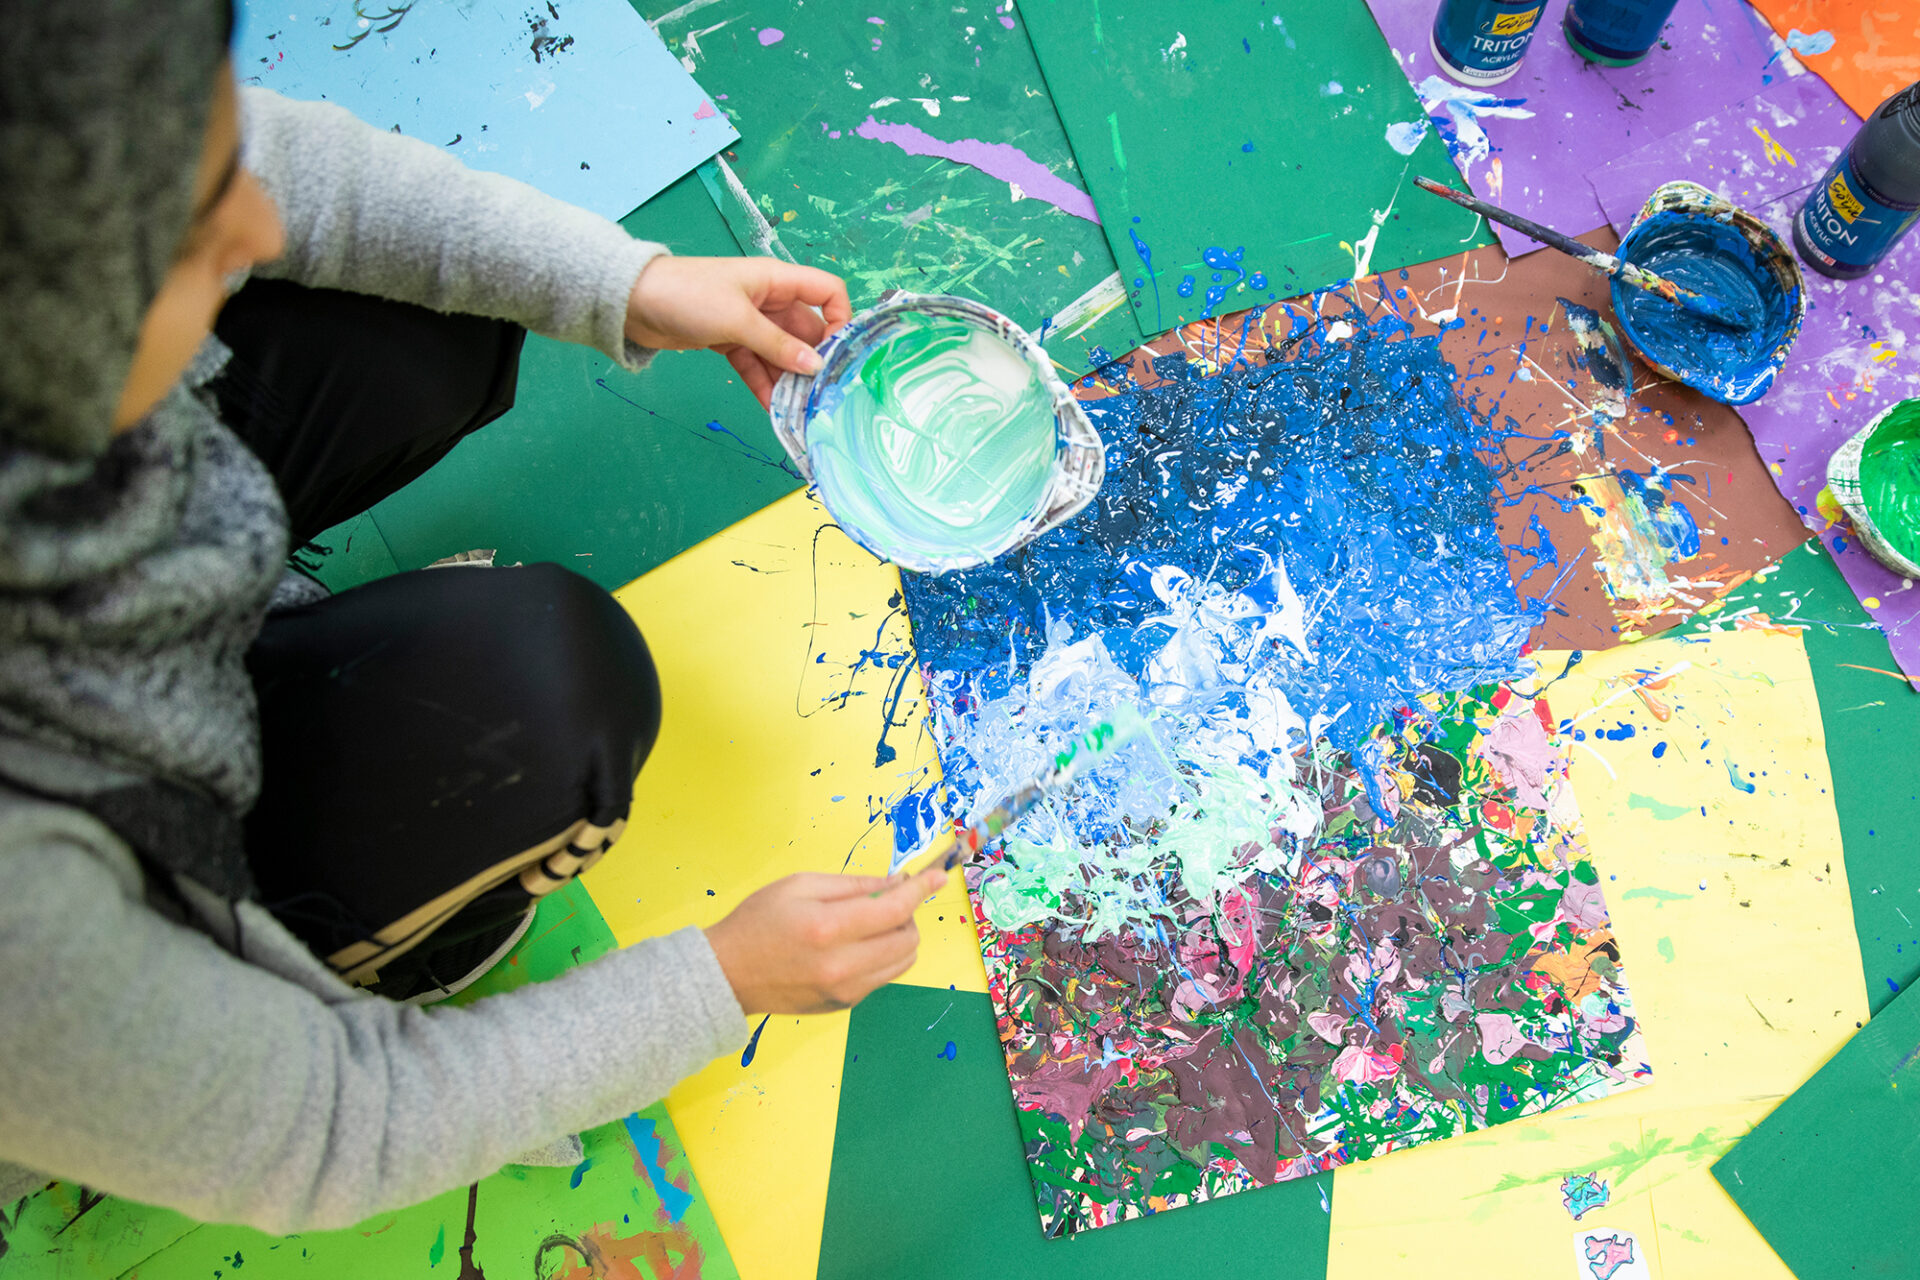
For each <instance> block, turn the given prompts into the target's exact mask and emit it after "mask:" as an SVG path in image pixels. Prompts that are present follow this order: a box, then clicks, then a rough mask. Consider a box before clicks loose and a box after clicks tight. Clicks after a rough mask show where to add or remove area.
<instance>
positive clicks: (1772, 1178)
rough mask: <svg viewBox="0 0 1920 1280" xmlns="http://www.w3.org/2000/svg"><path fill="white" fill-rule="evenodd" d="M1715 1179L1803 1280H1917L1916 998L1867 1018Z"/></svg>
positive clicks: (1919, 1103) (1724, 1160)
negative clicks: (1868, 1278)
mask: <svg viewBox="0 0 1920 1280" xmlns="http://www.w3.org/2000/svg"><path fill="white" fill-rule="evenodd" d="M1713 1176H1714V1177H1715V1178H1717V1179H1719V1181H1720V1185H1721V1186H1722V1187H1724V1188H1726V1192H1727V1194H1728V1195H1730V1196H1732V1197H1733V1201H1734V1203H1735V1204H1737V1205H1739V1206H1740V1211H1741V1212H1742V1213H1744V1214H1746V1215H1747V1217H1748V1218H1749V1219H1750V1220H1751V1221H1752V1222H1753V1225H1754V1226H1755V1227H1757V1228H1759V1231H1760V1234H1761V1235H1763V1236H1765V1237H1766V1239H1767V1243H1768V1244H1770V1245H1772V1246H1773V1251H1774V1252H1775V1253H1777V1254H1779V1255H1780V1260H1781V1261H1782V1262H1784V1263H1786V1264H1787V1266H1788V1267H1790V1268H1792V1270H1793V1273H1794V1275H1796V1276H1798V1277H1799V1280H1826V1278H1827V1277H1834V1278H1835V1280H1838V1278H1839V1277H1847V1278H1848V1280H1857V1278H1858V1277H1864V1276H1885V1277H1912V1276H1915V1275H1920V1213H1916V1212H1915V1209H1914V1206H1915V1204H1916V1203H1920V993H1917V992H1912V991H1909V992H1907V993H1905V994H1904V995H1902V996H1900V997H1899V998H1898V999H1896V1000H1893V1001H1891V1002H1889V1003H1888V1004H1887V1006H1886V1007H1885V1008H1883V1009H1882V1010H1881V1011H1880V1012H1879V1013H1877V1014H1875V1015H1874V1017H1873V1021H1871V1022H1869V1023H1867V1025H1866V1027H1865V1029H1863V1030H1862V1031H1860V1032H1859V1033H1858V1034H1857V1035H1855V1036H1854V1037H1853V1039H1852V1040H1850V1041H1849V1042H1848V1043H1847V1046H1846V1047H1845V1048H1844V1049H1842V1050H1840V1052H1839V1053H1837V1054H1835V1055H1834V1056H1833V1058H1832V1059H1831V1060H1829V1061H1828V1063H1827V1065H1826V1066H1824V1067H1822V1068H1820V1070H1819V1071H1818V1072H1817V1073H1815V1075H1814V1077H1813V1079H1811V1080H1809V1081H1807V1083H1806V1084H1804V1085H1802V1086H1800V1088H1799V1089H1797V1090H1795V1091H1794V1093H1793V1095H1792V1096H1791V1097H1789V1098H1788V1099H1787V1100H1786V1101H1785V1102H1783V1103H1781V1104H1780V1105H1779V1106H1778V1107H1776V1108H1774V1110H1773V1113H1772V1114H1771V1115H1769V1116H1768V1117H1767V1118H1766V1119H1765V1120H1762V1121H1761V1122H1760V1123H1759V1124H1757V1125H1755V1126H1754V1128H1753V1131H1752V1132H1751V1133H1749V1134H1748V1135H1747V1136H1746V1137H1745V1138H1742V1139H1741V1140H1740V1141H1739V1142H1737V1143H1735V1144H1734V1147H1733V1149H1732V1150H1731V1151H1729V1152H1727V1154H1726V1155H1724V1156H1722V1157H1720V1159H1719V1161H1718V1162H1716V1163H1715V1164H1714V1166H1713Z"/></svg>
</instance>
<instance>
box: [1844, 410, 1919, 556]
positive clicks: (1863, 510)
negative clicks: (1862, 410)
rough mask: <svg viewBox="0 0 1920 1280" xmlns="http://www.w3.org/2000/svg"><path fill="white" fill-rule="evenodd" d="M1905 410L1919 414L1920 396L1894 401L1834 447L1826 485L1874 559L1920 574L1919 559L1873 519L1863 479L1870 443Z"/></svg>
mask: <svg viewBox="0 0 1920 1280" xmlns="http://www.w3.org/2000/svg"><path fill="white" fill-rule="evenodd" d="M1902 412H1905V413H1912V414H1914V415H1916V416H1920V397H1914V398H1912V399H1907V400H1896V401H1894V402H1893V403H1892V404H1890V405H1888V406H1887V407H1886V408H1884V409H1882V410H1881V411H1880V412H1879V413H1877V414H1875V415H1874V416H1873V420H1872V421H1871V422H1869V423H1867V425H1866V426H1864V427H1862V428H1860V430H1858V431H1856V432H1854V433H1853V435H1852V436H1850V437H1849V438H1848V439H1847V442H1846V443H1845V444H1843V445H1841V446H1840V447H1839V448H1838V449H1836V450H1834V454H1833V457H1831V458H1829V459H1828V460H1827V488H1828V490H1829V491H1831V492H1832V494H1833V499H1834V501H1835V502H1837V503H1839V504H1840V509H1841V510H1842V511H1845V512H1846V513H1847V518H1848V519H1849V520H1851V521H1852V522H1853V531H1854V533H1855V534H1856V535H1857V536H1858V537H1859V539H1860V545H1861V546H1863V547H1865V548H1866V549H1867V551H1868V553H1869V554H1871V555H1872V556H1873V558H1874V559H1876V560H1878V561H1879V562H1880V563H1881V564H1883V565H1885V566H1887V568H1889V569H1891V570H1893V571H1894V572H1895V573H1897V574H1900V575H1901V576H1902V577H1906V578H1920V562H1917V561H1915V560H1914V559H1913V558H1912V557H1910V556H1908V555H1907V554H1906V553H1904V552H1902V551H1901V550H1900V548H1899V547H1897V546H1895V545H1894V544H1893V540H1892V539H1891V538H1890V537H1889V536H1888V535H1887V531H1886V530H1885V529H1883V528H1881V527H1880V522H1879V521H1878V520H1876V519H1874V516H1873V509H1872V507H1870V506H1869V505H1868V504H1867V497H1866V491H1865V486H1864V485H1863V483H1862V480H1863V475H1862V473H1863V471H1864V469H1865V468H1864V464H1865V460H1866V453H1867V446H1868V445H1869V444H1871V443H1872V442H1873V437H1874V435H1875V433H1877V432H1878V431H1879V430H1880V428H1881V427H1883V426H1885V425H1886V424H1887V419H1889V418H1891V417H1892V416H1893V415H1894V414H1896V413H1902Z"/></svg>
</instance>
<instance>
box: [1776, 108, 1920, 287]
mask: <svg viewBox="0 0 1920 1280" xmlns="http://www.w3.org/2000/svg"><path fill="white" fill-rule="evenodd" d="M1916 220H1920V84H1911V85H1908V86H1907V87H1906V88H1905V89H1902V90H1901V91H1900V92H1899V93H1896V94H1894V95H1893V96H1892V97H1891V98H1888V99H1887V100H1886V101H1885V102H1883V103H1881V104H1880V109H1879V110H1878V111H1876V112H1874V113H1873V114H1872V115H1870V116H1868V117H1867V122H1866V123H1865V124H1863V125H1861V126H1860V132H1858V133H1856V134H1854V135H1853V141H1852V142H1849V143H1848V144H1847V149H1846V150H1845V151H1842V152H1841V153H1840V158H1839V159H1837V160H1835V161H1834V162H1833V167H1832V168H1831V169H1829V170H1827V176H1826V177H1824V178H1822V179H1821V180H1820V182H1819V184H1818V185H1817V186H1815V187H1814V189H1813V194H1812V195H1810V196H1808V197H1807V202H1806V203H1805V204H1804V205H1802V206H1800V212H1799V214H1798V215H1796V216H1795V217H1794V220H1793V247H1794V248H1795V249H1797V250H1799V252H1800V258H1801V260H1802V261H1803V262H1805V263H1806V264H1807V265H1808V266H1810V267H1812V268H1813V269H1814V270H1815V271H1818V272H1820V273H1821V274H1822V275H1828V276H1837V277H1839V278H1840V279H1842V280H1851V279H1853V278H1855V277H1856V276H1863V275H1865V274H1867V272H1869V271H1871V270H1873V268H1874V265H1875V264H1876V263H1878V262H1879V261H1880V259H1882V258H1884V257H1886V256H1887V254H1888V253H1889V252H1890V251H1892V249H1893V246H1894V244H1895V243H1896V242H1897V241H1898V240H1899V239H1900V237H1902V236H1904V235H1905V234H1906V233H1907V232H1908V231H1910V230H1911V229H1912V228H1913V224H1914V222H1915V221H1916Z"/></svg>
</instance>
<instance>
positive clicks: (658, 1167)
mask: <svg viewBox="0 0 1920 1280" xmlns="http://www.w3.org/2000/svg"><path fill="white" fill-rule="evenodd" d="M620 1123H621V1124H622V1125H624V1126H626V1130H627V1137H629V1138H630V1139H632V1140H633V1162H634V1172H635V1173H645V1174H646V1176H647V1181H648V1182H649V1183H650V1184H652V1186H653V1194H654V1195H656V1196H658V1197H660V1212H661V1213H663V1214H665V1215H666V1219H667V1221H668V1222H679V1221H680V1219H682V1218H684V1217H685V1216H686V1214H687V1210H688V1209H689V1208H690V1207H691V1206H692V1205H693V1193H692V1192H690V1191H686V1190H684V1189H682V1188H681V1187H679V1186H677V1185H676V1184H675V1183H674V1182H673V1180H672V1179H670V1178H668V1177H667V1171H666V1169H665V1168H664V1167H662V1159H663V1154H662V1153H663V1151H664V1144H663V1143H662V1142H661V1139H660V1135H659V1134H657V1133H655V1132H654V1125H653V1117H651V1116H642V1115H640V1114H639V1113H637V1112H636V1113H635V1114H633V1115H630V1116H628V1117H627V1118H626V1119H624V1120H622V1121H621V1122H620Z"/></svg>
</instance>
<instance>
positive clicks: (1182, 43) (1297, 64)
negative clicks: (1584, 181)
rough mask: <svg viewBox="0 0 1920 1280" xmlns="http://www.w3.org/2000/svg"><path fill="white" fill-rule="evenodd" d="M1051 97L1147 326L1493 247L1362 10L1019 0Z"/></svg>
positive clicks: (1189, 1) (1211, 0)
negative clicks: (1426, 183)
mask: <svg viewBox="0 0 1920 1280" xmlns="http://www.w3.org/2000/svg"><path fill="white" fill-rule="evenodd" d="M1020 12H1021V16H1022V18H1023V19H1024V21H1025V22H1026V25H1027V32H1028V34H1029V35H1030V36H1031V37H1032V38H1033V47H1034V51H1035V52H1036V53H1037V54H1038V55H1039V59H1040V66H1041V69H1042V70H1043V71H1044V72H1045V73H1046V77H1047V87H1048V89H1049V91H1050V92H1051V93H1052V95H1053V102H1054V107H1055V109H1056V110H1057V111H1058V112H1059V113H1060V118H1061V121H1062V123H1064V124H1065V125H1066V130H1067V136H1068V137H1069V138H1070V139H1071V140H1072V142H1073V152H1074V155H1075V156H1076V157H1077V158H1078V160H1079V164H1080V172H1081V174H1082V176H1083V177H1084V178H1085V180H1086V183H1087V187H1088V189H1089V190H1090V191H1091V192H1092V193H1093V199H1094V204H1095V205H1096V206H1097V207H1098V208H1099V210H1100V217H1101V225H1102V227H1103V229H1104V230H1105V231H1106V236H1107V243H1108V245H1109V247H1110V248H1111V249H1112V251H1113V257H1114V261H1115V262H1116V263H1118V264H1119V268H1120V274H1121V277H1122V279H1123V280H1124V281H1125V282H1126V285H1127V287H1128V295H1127V296H1128V300H1129V301H1130V302H1131V303H1132V305H1133V308H1134V315H1135V317H1136V319H1137V320H1138V321H1139V324H1140V328H1141V329H1142V331H1144V332H1145V333H1148V334H1157V333H1162V332H1165V331H1166V330H1168V329H1171V328H1173V327H1175V326H1177V325H1181V324H1185V323H1187V322H1189V321H1192V320H1198V319H1201V318H1203V317H1205V316H1212V315H1220V314H1223V313H1225V312H1228V311H1236V310H1241V309H1244V308H1245V307H1247V306H1249V305H1252V304H1254V303H1257V302H1264V301H1271V300H1274V299H1277V298H1285V297H1291V296H1293V295H1295V294H1300V293H1305V292H1307V291H1309V290H1312V289H1318V288H1321V287H1323V286H1325V285H1329V284H1332V283H1334V282H1335V281H1338V280H1344V279H1348V278H1350V277H1353V276H1361V275H1365V274H1367V272H1368V270H1369V268H1370V267H1371V269H1374V270H1380V269H1384V268H1389V267H1399V266H1404V265H1406V264H1408V263H1414V262H1425V261H1427V260H1429V259H1432V258H1437V257H1441V256H1443V255H1445V254H1448V253H1453V252H1457V251H1458V250H1460V249H1462V248H1465V247H1470V246H1472V245H1475V244H1480V243H1487V242H1488V241H1486V240H1483V239H1481V238H1480V237H1482V236H1483V235H1484V234H1485V233H1484V231H1483V230H1482V229H1481V228H1480V225H1479V222H1478V219H1477V218H1476V217H1475V216H1474V215H1472V214H1469V213H1465V212H1464V211H1462V210H1460V209H1458V208H1456V207H1454V206H1453V205H1450V204H1448V203H1446V202H1445V201H1441V200H1438V199H1435V198H1433V197H1431V196H1426V195H1423V194H1422V193H1421V192H1420V191H1419V190H1418V189H1417V188H1415V187H1414V186H1413V184H1412V179H1413V177H1414V176H1415V175H1420V174H1424V175H1425V176H1427V177H1430V178H1433V179H1435V180H1437V181H1444V182H1448V183H1450V184H1452V185H1455V186H1458V185H1459V184H1460V179H1459V175H1458V173H1456V172H1455V171H1454V170H1453V167H1452V166H1451V165H1449V164H1448V163H1447V159H1446V152H1445V148H1444V147H1443V146H1442V145H1441V142H1440V140H1439V138H1438V137H1437V136H1433V135H1429V136H1428V137H1426V138H1425V139H1423V140H1422V141H1421V142H1420V143H1419V144H1418V146H1417V147H1416V148H1414V149H1413V150H1412V153H1411V154H1410V155H1407V154H1402V153H1401V152H1400V151H1398V150H1396V149H1395V147H1394V146H1393V145H1392V144H1391V143H1389V141H1388V138H1387V132H1388V126H1390V125H1392V124H1394V123H1396V122H1403V121H1408V120H1414V119H1418V118H1421V110H1420V105H1419V103H1418V102H1417V101H1416V100H1415V99H1414V96H1413V94H1412V92H1411V90H1410V89H1409V87H1408V86H1407V83H1406V78H1405V76H1403V75H1402V74H1401V72H1400V69H1399V67H1398V65H1397V64H1396V63H1395V61H1394V58H1393V53H1392V51H1391V50H1390V49H1389V48H1388V47H1387V44H1386V41H1385V40H1383V39H1382V38H1381V35H1380V30H1379V28H1378V27H1376V26H1375V25H1374V23H1373V21H1372V19H1371V18H1370V17H1369V16H1368V14H1367V11H1366V10H1365V8H1364V7H1363V6H1361V5H1359V4H1314V5H1304V4H1303V5H1287V6H1284V8H1282V7H1262V6H1254V7H1249V6H1247V5H1244V4H1235V3H1228V2H1227V0H1182V3H1179V4H1172V5H1169V4H1152V3H1146V2H1144V0H1119V2H1117V3H1116V2H1115V0H1107V3H1105V4H1099V3H1095V0H1024V2H1023V3H1022V4H1021V6H1020Z"/></svg>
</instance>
